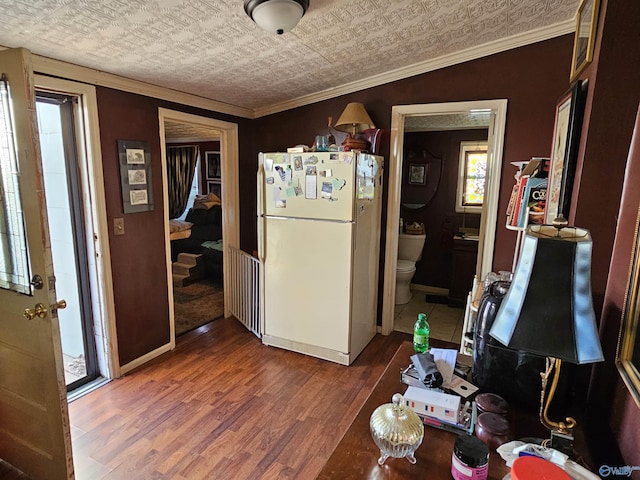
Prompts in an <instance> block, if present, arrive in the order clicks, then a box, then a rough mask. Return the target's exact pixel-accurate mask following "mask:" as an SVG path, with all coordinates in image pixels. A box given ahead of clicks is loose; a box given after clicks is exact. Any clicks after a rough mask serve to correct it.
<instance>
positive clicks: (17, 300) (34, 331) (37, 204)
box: [0, 49, 74, 479]
mask: <svg viewBox="0 0 640 480" xmlns="http://www.w3.org/2000/svg"><path fill="white" fill-rule="evenodd" d="M0 74H1V75H2V76H3V77H4V78H5V79H6V82H7V84H8V94H7V96H4V100H5V101H3V102H2V104H3V105H6V104H7V103H10V105H11V113H12V114H13V115H12V117H13V122H10V121H9V122H7V121H4V122H0V128H1V129H2V131H1V132H0V140H3V141H2V142H1V146H2V148H1V149H0V160H1V163H0V166H1V172H0V173H2V181H3V182H4V183H3V184H2V190H0V192H2V195H1V196H0V210H2V213H1V215H0V217H2V220H3V221H2V222H1V225H0V267H2V268H1V269H0V270H1V271H0V458H2V459H3V460H5V461H7V462H8V463H10V464H12V465H13V466H15V467H16V468H19V469H20V470H22V471H23V472H24V473H26V474H27V475H29V476H31V477H34V478H50V479H68V478H73V477H74V474H73V460H72V456H71V434H70V430H69V416H68V410H67V400H66V388H65V381H64V371H63V364H62V351H61V345H60V331H59V326H58V315H57V310H56V308H57V307H59V308H63V306H62V305H56V297H55V277H54V274H53V264H52V261H51V248H50V243H49V230H48V223H47V212H46V204H45V194H44V187H43V185H44V183H43V179H42V175H41V170H42V168H41V160H40V150H39V148H40V147H39V141H38V128H37V121H36V113H35V112H36V110H35V93H34V88H33V71H32V67H31V56H30V52H29V51H28V50H25V49H12V50H5V51H2V52H0ZM7 99H9V100H10V102H7V101H6V100H7ZM3 110H4V108H3ZM8 118H10V117H7V116H6V115H5V116H4V119H5V120H6V119H8ZM11 129H13V136H14V137H15V142H12V141H11V131H10V130H11ZM14 145H15V147H16V148H13V146H14ZM38 277H39V278H40V279H41V281H38ZM26 310H28V312H26ZM26 313H28V314H30V315H25V314H26ZM27 316H31V317H32V318H31V319H28V318H27Z"/></svg>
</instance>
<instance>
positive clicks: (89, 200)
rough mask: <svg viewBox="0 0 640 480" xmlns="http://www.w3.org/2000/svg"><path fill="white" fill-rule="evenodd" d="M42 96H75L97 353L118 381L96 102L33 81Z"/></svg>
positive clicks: (81, 86)
mask: <svg viewBox="0 0 640 480" xmlns="http://www.w3.org/2000/svg"><path fill="white" fill-rule="evenodd" d="M34 78H35V85H36V86H35V88H36V90H39V91H47V92H55V93H60V94H64V95H71V96H76V97H78V99H79V102H80V105H79V108H80V110H81V112H82V115H81V118H76V119H75V121H76V130H77V131H78V132H83V135H81V139H79V140H83V141H84V144H82V143H81V142H80V143H78V164H79V166H80V170H81V171H80V177H81V182H82V196H83V202H82V204H83V205H82V206H83V210H84V212H83V213H84V218H85V234H86V238H87V240H88V239H93V242H87V253H88V255H87V258H88V261H89V265H88V266H89V277H90V283H91V285H90V288H91V302H92V303H91V308H92V313H93V324H94V329H95V337H94V338H95V343H96V353H97V357H98V369H99V371H100V375H101V376H103V377H104V378H106V379H112V378H117V377H119V376H120V373H121V372H120V361H119V357H118V342H117V341H116V338H117V337H116V315H115V303H114V298H113V277H112V272H111V252H110V249H109V226H108V221H107V206H106V199H105V192H104V176H103V169H102V150H101V147H100V127H99V123H98V101H97V98H96V89H95V87H94V86H93V85H88V84H85V83H77V82H73V81H70V80H62V79H59V78H52V77H47V76H45V75H34Z"/></svg>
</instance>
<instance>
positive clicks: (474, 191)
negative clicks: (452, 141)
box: [456, 142, 487, 213]
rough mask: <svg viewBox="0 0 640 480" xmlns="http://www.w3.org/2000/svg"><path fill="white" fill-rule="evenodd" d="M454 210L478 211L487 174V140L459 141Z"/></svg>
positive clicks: (482, 198) (480, 208) (480, 206)
mask: <svg viewBox="0 0 640 480" xmlns="http://www.w3.org/2000/svg"><path fill="white" fill-rule="evenodd" d="M458 165H459V169H458V191H457V195H456V212H462V213H480V212H481V210H482V203H483V202H484V185H485V179H486V176H487V142H460V162H459V164H458Z"/></svg>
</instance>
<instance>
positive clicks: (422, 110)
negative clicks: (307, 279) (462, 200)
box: [381, 99, 507, 335]
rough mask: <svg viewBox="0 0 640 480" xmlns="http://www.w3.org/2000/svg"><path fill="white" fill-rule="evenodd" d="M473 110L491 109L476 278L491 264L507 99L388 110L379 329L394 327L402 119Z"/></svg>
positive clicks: (402, 141)
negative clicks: (387, 163)
mask: <svg viewBox="0 0 640 480" xmlns="http://www.w3.org/2000/svg"><path fill="white" fill-rule="evenodd" d="M472 110H483V111H487V110H490V111H491V121H490V125H489V138H488V152H487V164H488V165H487V180H486V189H485V202H484V205H483V207H482V216H481V220H480V243H479V245H478V253H479V255H478V265H477V266H476V276H477V278H484V277H485V276H486V274H487V273H489V272H490V271H491V268H492V266H493V250H494V243H495V234H496V226H497V217H498V197H499V194H500V176H501V173H502V150H503V144H504V132H505V126H506V118H507V100H503V99H501V100H480V101H475V102H450V103H432V104H420V105H399V106H394V107H392V110H391V145H390V147H391V148H390V150H391V152H390V158H389V185H388V192H389V193H388V195H389V196H388V200H387V227H386V244H385V257H384V258H385V260H384V288H383V298H382V327H381V333H382V334H383V335H388V334H390V333H391V332H392V331H393V320H394V307H395V298H396V292H395V289H396V267H397V252H398V224H399V222H400V193H401V189H402V162H403V158H402V152H403V147H404V120H405V118H406V117H414V116H425V115H450V114H456V113H469V112H470V111H472Z"/></svg>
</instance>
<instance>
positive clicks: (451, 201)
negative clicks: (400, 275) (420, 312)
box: [400, 129, 488, 289]
mask: <svg viewBox="0 0 640 480" xmlns="http://www.w3.org/2000/svg"><path fill="white" fill-rule="evenodd" d="M487 135H488V132H487V130H486V129H484V130H455V131H454V130H451V131H443V132H411V133H405V136H404V151H405V154H404V157H403V158H404V160H405V161H404V162H403V172H402V196H401V201H402V203H420V201H421V199H425V198H427V196H428V195H429V193H430V191H431V189H432V186H431V184H430V182H427V184H426V185H411V184H409V183H408V181H407V178H408V176H407V175H408V170H409V165H410V164H411V163H421V160H415V161H412V158H414V157H412V154H413V152H419V151H420V150H421V149H422V148H423V147H424V148H426V149H427V150H428V151H429V152H430V153H431V154H433V155H435V156H437V157H441V158H442V173H441V178H440V183H439V185H438V188H437V191H436V193H435V195H434V196H433V198H432V199H431V201H430V202H429V203H428V204H427V205H426V206H425V207H423V208H420V209H411V208H407V207H404V206H402V205H401V206H400V216H401V217H402V219H403V221H405V222H408V223H411V222H418V223H424V226H425V232H426V235H427V238H426V240H425V248H424V253H423V255H422V259H421V260H420V261H419V262H417V263H416V274H415V276H414V277H413V280H412V282H413V283H418V284H421V285H428V286H430V287H440V288H447V289H448V288H450V284H451V269H452V252H453V235H454V234H455V233H457V232H458V229H459V228H460V227H462V226H465V227H470V228H478V229H479V228H480V215H479V214H473V213H466V214H462V213H457V212H456V192H457V189H458V168H459V160H460V142H465V141H475V140H487ZM429 156H430V155H429V154H427V158H429ZM438 163H439V162H438V161H435V162H434V163H433V166H434V167H435V166H436V165H437V164H438ZM430 170H431V169H430ZM438 173H440V172H437V170H435V168H434V171H433V172H430V174H438ZM474 269H475V262H474V268H472V270H474Z"/></svg>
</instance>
